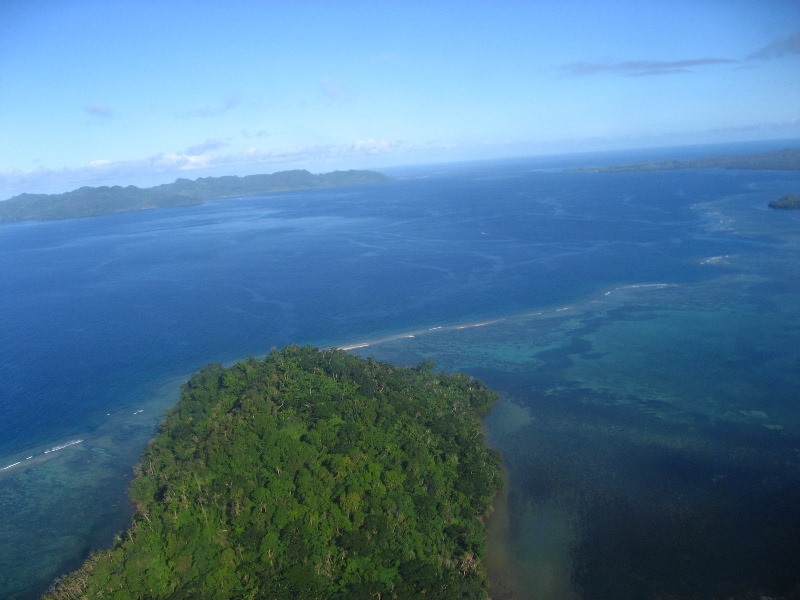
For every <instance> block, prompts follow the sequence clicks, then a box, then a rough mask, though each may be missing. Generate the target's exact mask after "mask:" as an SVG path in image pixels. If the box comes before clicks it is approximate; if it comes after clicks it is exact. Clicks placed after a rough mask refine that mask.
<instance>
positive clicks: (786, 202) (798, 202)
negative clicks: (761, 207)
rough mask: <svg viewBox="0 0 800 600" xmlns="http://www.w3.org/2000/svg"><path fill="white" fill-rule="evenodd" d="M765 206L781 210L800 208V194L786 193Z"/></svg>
mask: <svg viewBox="0 0 800 600" xmlns="http://www.w3.org/2000/svg"><path fill="white" fill-rule="evenodd" d="M767 206H769V207H770V208H779V209H783V210H800V194H787V195H786V196H784V197H783V198H778V199H777V200H773V201H772V202H770V203H769V204H768V205H767Z"/></svg>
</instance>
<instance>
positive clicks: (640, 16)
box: [0, 0, 800, 199]
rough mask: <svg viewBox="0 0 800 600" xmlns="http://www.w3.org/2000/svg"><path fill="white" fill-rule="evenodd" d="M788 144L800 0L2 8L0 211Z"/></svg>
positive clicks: (49, 2)
mask: <svg viewBox="0 0 800 600" xmlns="http://www.w3.org/2000/svg"><path fill="white" fill-rule="evenodd" d="M791 138H794V139H797V138H800V0H759V1H758V2H754V1H753V0H744V1H740V0H725V1H722V0H691V1H684V0H659V1H649V0H631V1H628V0H593V1H580V0H574V1H572V0H558V1H555V0H528V1H522V0H519V1H515V0H495V1H493V2H489V1H487V0H481V1H474V2H473V1H469V0H463V1H454V0H453V1H448V0H425V1H418V0H402V1H391V0H386V1H382V0H373V1H369V0H359V1H355V0H330V1H310V0H292V1H289V0H283V1H278V0H275V1H268V0H262V1H255V0H250V1H248V0H238V1H237V2H230V1H226V2H223V1H210V0H208V1H204V0H194V1H178V0H174V1H172V0H157V1H151V0H137V1H136V2H134V1H124V0H74V1H73V0H0V199H5V198H8V197H10V196H12V195H15V194H18V193H22V192H31V193H56V192H63V191H67V190H70V189H75V188H77V187H80V186H83V185H130V184H133V185H140V186H147V185H155V184H158V183H164V182H169V181H174V179H175V178H177V177H187V178H190V179H194V178H196V177H204V176H209V175H223V174H230V175H247V174H252V173H272V172H275V171H281V170H286V169H297V168H304V169H308V170H310V171H312V172H324V171H330V170H334V169H351V168H353V169H361V168H373V169H380V168H381V167H391V166H396V165H405V164H424V163H431V162H445V161H458V160H478V159H485V158H501V157H516V156H531V155H543V154H559V153H572V152H590V151H595V150H604V149H623V148H639V147H660V146H671V145H690V144H700V143H716V142H729V141H749V140H771V139H791Z"/></svg>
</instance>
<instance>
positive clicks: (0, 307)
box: [0, 148, 800, 600]
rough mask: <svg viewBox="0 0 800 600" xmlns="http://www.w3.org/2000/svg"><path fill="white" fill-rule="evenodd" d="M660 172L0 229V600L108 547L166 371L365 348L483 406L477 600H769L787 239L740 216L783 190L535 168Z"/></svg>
mask: <svg viewBox="0 0 800 600" xmlns="http://www.w3.org/2000/svg"><path fill="white" fill-rule="evenodd" d="M715 150H716V149H715ZM719 150H720V151H723V150H724V151H729V152H730V151H735V150H736V149H735V148H726V149H719ZM660 157H662V155H659V154H658V153H653V154H651V155H646V156H645V155H641V154H637V155H630V156H605V157H596V156H591V157H590V156H584V157H571V158H570V157H566V158H564V157H562V158H559V159H536V160H534V159H526V160H522V159H520V160H516V161H504V162H496V163H495V162H492V163H475V164H462V165H448V166H433V167H417V168H413V169H411V168H409V169H406V170H402V171H400V170H398V171H397V172H396V174H397V176H398V180H397V181H394V182H389V183H387V184H380V185H375V186H363V187H355V188H342V189H336V190H317V191H314V192H308V193H298V194H280V195H275V196H267V197H252V198H242V199H235V200H220V201H213V202H210V203H208V204H206V205H203V206H199V207H189V208H182V209H164V210H159V211H145V212H140V213H136V214H123V215H114V216H110V217H103V218H99V219H87V220H74V221H65V222H53V223H17V224H6V225H3V226H2V227H0V279H1V280H2V281H3V286H2V288H0V312H2V314H4V315H5V318H6V321H5V327H4V328H2V329H1V330H0V347H2V349H3V354H2V357H0V377H2V380H3V382H4V385H3V387H2V389H0V413H1V414H2V415H3V419H2V421H0V468H4V467H6V466H10V465H14V466H13V467H10V468H8V469H6V470H2V471H0V597H4V598H15V599H22V598H33V597H36V596H37V594H38V593H39V592H40V591H41V590H42V589H44V588H45V587H46V586H47V583H48V581H50V580H51V579H52V578H53V577H55V576H57V575H58V574H60V573H63V572H64V571H66V570H68V569H69V568H71V567H72V566H74V565H76V564H78V563H79V561H80V560H81V559H82V558H83V557H84V556H85V555H86V553H87V552H88V551H90V550H91V549H93V548H98V547H102V546H103V545H104V544H108V543H109V542H110V541H111V540H112V538H113V535H114V533H115V532H116V531H118V530H119V529H120V528H122V527H124V525H125V523H126V522H127V519H128V517H129V514H130V513H129V511H130V508H129V507H128V505H127V502H126V500H125V497H124V491H125V488H126V486H127V482H128V481H129V477H130V473H131V466H132V465H133V463H134V462H135V460H136V458H135V457H136V456H137V455H138V453H139V451H140V450H141V448H142V447H143V445H144V443H145V442H146V440H147V439H148V438H149V437H150V436H151V435H152V433H153V431H154V430H155V426H156V425H157V423H158V420H159V418H160V415H161V414H162V413H163V410H164V409H165V408H166V407H167V406H169V405H170V404H171V403H172V402H174V400H175V398H176V397H177V393H178V387H179V382H180V381H182V380H185V379H186V377H187V376H188V373H190V372H191V371H193V370H195V369H197V368H199V367H200V366H202V365H203V364H205V363H206V362H212V361H215V362H226V361H231V360H235V359H236V358H239V357H242V356H246V355H247V354H254V355H259V354H262V353H264V352H266V351H268V350H269V348H270V347H272V346H280V345H284V344H288V343H312V344H317V345H322V346H330V345H344V346H349V345H353V346H361V344H365V343H368V344H370V345H367V346H361V347H360V348H358V349H356V350H354V351H357V352H360V353H363V354H367V355H374V356H376V357H378V358H383V359H386V360H391V361H393V362H398V363H403V364H416V363H418V362H421V361H422V360H426V359H432V360H434V361H436V363H437V364H438V365H439V366H440V367H441V368H443V369H447V370H462V371H465V372H467V373H470V374H473V375H475V376H477V377H480V378H482V379H484V380H485V381H486V382H487V383H488V384H489V385H490V386H491V387H492V388H494V389H496V390H498V391H499V392H500V394H501V400H500V401H499V402H498V404H497V406H496V408H495V409H494V410H493V412H492V413H491V414H490V416H489V417H488V418H487V421H486V430H487V436H488V439H489V440H490V442H491V443H492V444H493V445H495V446H496V447H497V448H499V449H500V450H501V451H502V452H503V454H504V458H505V464H506V470H507V477H508V482H509V485H508V488H507V493H506V495H505V496H504V497H503V499H502V502H498V510H497V512H496V515H495V519H494V521H493V523H492V528H493V529H492V531H493V537H492V542H491V544H492V545H491V548H492V552H491V565H490V567H491V569H492V572H493V586H494V589H493V598H495V600H498V599H499V598H513V597H516V598H530V597H543V598H553V599H558V598H587V599H588V598H605V597H607V598H612V597H613V598H670V597H672V598H690V597H691V598H716V597H737V596H739V597H746V594H747V593H764V594H769V593H778V592H780V591H781V589H784V588H786V586H791V585H792V584H793V582H794V579H793V577H795V574H796V573H797V572H799V571H800V565H798V564H797V559H796V557H797V556H800V552H798V548H797V543H796V540H797V539H800V535H797V534H798V533H800V532H798V527H799V525H798V524H800V514H799V513H798V508H797V507H798V506H800V502H798V500H800V497H798V481H799V480H800V477H799V476H798V473H800V470H799V469H798V452H799V451H798V448H800V443H799V442H798V434H797V432H798V429H797V426H798V420H799V419H800V410H798V405H797V390H798V389H800V388H799V387H798V380H797V379H798V376H797V365H798V364H800V361H798V358H800V357H799V356H798V348H800V344H798V341H800V340H798V337H800V327H798V325H799V324H800V323H799V321H800V309H798V306H800V303H798V299H799V298H798V294H800V291H799V287H800V286H799V284H798V282H800V278H798V275H800V273H798V272H797V271H798V268H800V266H799V265H800V261H798V260H797V258H798V257H797V248H798V246H797V243H798V239H800V216H799V215H797V214H794V213H785V212H782V213H778V212H777V211H771V210H768V209H766V208H765V205H766V203H767V202H768V201H769V200H771V199H774V198H775V197H779V196H781V195H784V194H785V193H787V192H788V191H791V190H793V189H797V188H798V187H800V176H798V175H796V174H792V173H778V172H742V171H707V172H698V171H687V172H664V173H629V174H597V173H576V172H570V171H566V170H564V169H563V167H571V166H575V165H580V164H598V163H600V162H630V161H632V160H638V159H640V158H641V159H647V160H649V159H657V158H660ZM663 157H666V158H669V157H670V155H669V154H667V155H665V156H663ZM477 325H480V326H477ZM409 336H413V337H409ZM379 340H386V341H383V342H380V343H377V342H378V341H379ZM77 440H81V441H80V443H77V444H72V445H70V446H67V447H64V448H62V449H61V450H58V451H56V452H51V453H48V454H44V451H45V450H49V449H51V448H54V447H58V446H63V445H64V444H66V443H68V442H71V441H77ZM28 456H31V457H32V458H31V459H28ZM15 463H20V464H15Z"/></svg>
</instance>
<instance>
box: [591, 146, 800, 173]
mask: <svg viewBox="0 0 800 600" xmlns="http://www.w3.org/2000/svg"><path fill="white" fill-rule="evenodd" d="M674 169H762V170H776V171H786V170H797V169H800V148H784V149H783V150H773V151H771V152H759V153H757V154H723V155H721V156H711V157H708V158H696V159H693V160H665V161H661V162H647V163H632V164H624V165H612V166H608V167H588V168H584V169H579V170H580V171H592V172H595V173H623V172H629V171H671V170H674Z"/></svg>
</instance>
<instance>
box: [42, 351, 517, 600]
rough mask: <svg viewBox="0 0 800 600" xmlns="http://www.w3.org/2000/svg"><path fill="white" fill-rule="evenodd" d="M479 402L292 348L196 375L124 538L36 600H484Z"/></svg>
mask: <svg viewBox="0 0 800 600" xmlns="http://www.w3.org/2000/svg"><path fill="white" fill-rule="evenodd" d="M495 397H496V396H495V394H494V393H493V392H491V391H489V390H487V389H486V388H485V387H484V386H483V384H482V383H481V382H479V381H477V380H475V379H472V378H470V377H468V376H466V375H463V374H454V375H447V374H445V373H444V372H434V370H433V365H432V363H422V364H421V365H419V366H418V367H415V368H411V367H403V368H401V367H396V366H392V365H389V364H386V363H382V362H378V361H375V360H372V359H362V358H359V357H356V356H351V355H349V354H347V353H345V352H344V351H341V350H324V351H320V350H317V349H316V348H312V347H308V346H307V347H298V346H293V347H290V348H286V349H283V350H280V351H279V350H274V351H272V352H271V353H270V354H269V355H267V356H266V357H265V358H263V359H255V358H248V359H247V360H243V361H240V362H239V363H237V364H235V365H233V366H231V367H229V368H223V367H222V366H220V365H208V366H206V367H204V368H203V369H202V370H201V371H199V372H198V373H197V374H195V375H194V376H193V377H192V378H191V379H190V380H189V381H188V382H187V383H186V384H184V386H183V388H182V394H181V398H180V400H179V402H178V403H177V405H176V406H175V407H174V408H173V409H172V410H171V411H170V412H169V413H168V414H167V416H166V417H165V419H164V421H163V423H162V426H161V430H160V432H159V434H158V435H157V436H156V437H155V438H154V439H153V440H152V441H151V443H150V444H149V445H148V447H147V449H146V450H145V452H144V454H143V457H142V461H141V463H140V464H139V465H138V467H137V468H136V472H137V476H136V479H135V480H134V481H133V483H132V485H131V489H130V496H131V500H132V502H133V503H134V506H135V514H134V517H133V523H132V526H131V528H130V529H129V530H128V531H126V532H124V533H122V534H120V535H118V536H117V539H116V541H115V543H114V546H113V547H112V548H111V549H109V550H105V551H101V552H98V553H95V554H94V555H92V556H91V557H90V558H89V559H88V560H87V561H86V562H85V563H84V565H83V566H82V567H81V568H80V569H79V570H78V571H76V572H74V573H72V574H70V575H67V576H66V577H64V578H62V579H61V580H59V581H58V582H57V583H56V584H55V585H54V587H53V588H52V589H51V590H50V592H48V593H47V594H46V595H45V599H47V600H56V599H59V600H61V599H63V600H66V599H69V598H104V599H113V600H123V599H125V600H132V599H148V600H156V599H166V598H170V599H179V598H187V599H188V598H191V599H202V598H208V599H211V598H226V599H269V598H276V599H277V598H292V599H296V600H303V599H309V600H310V599H312V598H313V599H331V600H332V599H342V600H344V599H348V600H358V599H364V600H366V599H375V598H382V599H384V600H388V599H397V600H409V599H411V598H426V599H427V598H429V599H439V600H449V599H456V598H458V599H480V598H486V596H487V592H486V588H487V582H486V575H485V572H484V568H483V566H482V562H481V559H482V557H483V554H484V545H485V530H484V524H483V516H484V515H486V514H487V512H488V511H489V509H490V507H491V503H492V500H493V497H494V495H495V493H496V492H497V491H498V490H499V489H500V487H501V485H502V478H501V474H500V471H499V458H498V456H497V455H496V453H494V452H492V451H490V450H489V449H487V448H486V447H485V446H484V444H483V436H482V431H481V422H480V419H481V417H482V416H483V415H485V414H486V412H487V411H488V410H489V408H490V406H491V404H492V402H493V401H494V400H495Z"/></svg>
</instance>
